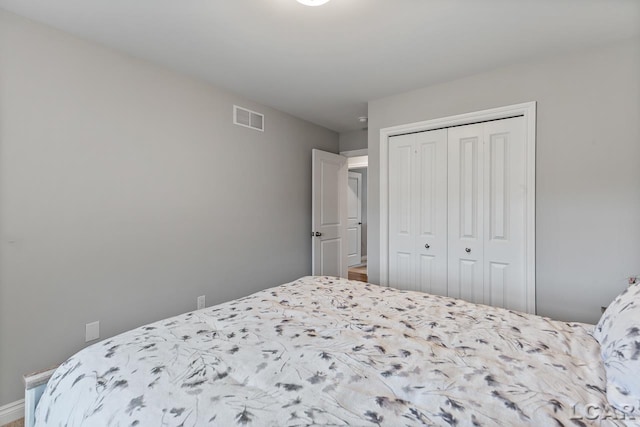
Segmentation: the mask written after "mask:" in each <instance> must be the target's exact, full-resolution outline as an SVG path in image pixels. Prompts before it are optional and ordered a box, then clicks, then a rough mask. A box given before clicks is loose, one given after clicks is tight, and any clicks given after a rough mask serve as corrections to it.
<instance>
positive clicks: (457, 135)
mask: <svg viewBox="0 0 640 427" xmlns="http://www.w3.org/2000/svg"><path fill="white" fill-rule="evenodd" d="M483 177H484V146H483V125H482V124H477V125H467V126H460V127H455V128H450V129H449V137H448V214H449V226H448V264H449V268H448V270H449V284H448V291H449V292H448V294H449V296H452V297H456V298H464V299H466V300H468V301H472V302H478V303H484V271H483V268H484V259H483V252H484V251H483V240H484V232H485V230H484V227H483V224H484V183H483Z"/></svg>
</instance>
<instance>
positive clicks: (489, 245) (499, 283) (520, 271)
mask: <svg viewBox="0 0 640 427" xmlns="http://www.w3.org/2000/svg"><path fill="white" fill-rule="evenodd" d="M524 138H525V128H524V118H522V117H515V118H512V119H506V120H496V121H493V122H487V123H485V124H484V142H485V149H484V151H485V155H484V170H485V171H486V173H485V179H484V181H485V204H484V218H485V221H484V235H485V245H484V284H485V285H484V286H485V288H484V303H485V304H489V305H493V306H497V307H505V308H509V309H512V310H519V311H527V295H526V270H525V265H526V261H525V256H526V245H525V244H526V240H525V235H526V234H525V233H526V229H525V224H526V222H525V221H526V214H525V212H526V183H527V182H526V168H525V152H524Z"/></svg>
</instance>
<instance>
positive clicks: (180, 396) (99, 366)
mask: <svg viewBox="0 0 640 427" xmlns="http://www.w3.org/2000/svg"><path fill="white" fill-rule="evenodd" d="M592 328H593V327H592V326H590V325H585V324H580V323H565V322H558V321H552V320H549V319H546V318H542V317H538V316H533V315H527V314H522V313H517V312H513V311H508V310H504V309H499V308H493V307H487V306H481V305H476V304H471V303H467V302H464V301H461V300H456V299H452V298H446V297H441V296H434V295H429V294H424V293H419V292H412V291H400V290H396V289H392V288H386V287H380V286H377V285H372V284H365V283H361V282H356V281H347V280H344V279H336V278H328V277H305V278H302V279H299V280H297V281H295V282H292V283H288V284H285V285H282V286H278V287H275V288H272V289H267V290H264V291H261V292H258V293H256V294H253V295H250V296H248V297H245V298H241V299H238V300H234V301H230V302H227V303H224V304H220V305H217V306H214V307H210V308H205V309H203V310H199V311H195V312H191V313H187V314H183V315H180V316H176V317H173V318H170V319H166V320H162V321H159V322H156V323H152V324H150V325H147V326H143V327H140V328H137V329H134V330H131V331H129V332H126V333H123V334H121V335H118V336H116V337H114V338H111V339H108V340H106V341H103V342H100V343H97V344H94V345H92V346H90V347H87V348H86V349H84V350H82V351H80V352H79V353H77V354H76V355H74V356H73V357H71V358H70V359H69V360H67V361H66V362H65V363H64V364H63V365H61V366H60V368H58V370H57V371H56V373H55V374H54V376H53V377H52V379H51V381H50V382H49V384H48V385H47V389H46V391H45V393H44V395H43V397H42V400H41V401H40V404H39V405H38V409H37V413H36V425H37V426H39V427H43V426H80V425H83V426H91V427H94V426H95V427H98V426H210V425H211V426H300V425H355V426H372V425H373V426H375V425H381V426H383V425H384V426H405V425H416V426H418V425H429V426H432V425H435V426H494V425H500V426H516V425H532V426H581V425H625V423H626V424H627V425H637V424H636V423H638V422H637V421H635V422H634V421H629V420H622V419H621V418H622V417H621V416H620V414H613V415H612V414H611V413H610V411H609V410H608V408H609V407H608V405H607V401H606V396H605V390H604V388H605V377H604V370H603V367H602V362H601V361H600V357H599V346H598V344H597V342H596V341H595V340H594V339H593V338H592V337H591V335H590V333H591V330H592ZM607 414H608V415H609V416H608V417H607V416H605V415H607Z"/></svg>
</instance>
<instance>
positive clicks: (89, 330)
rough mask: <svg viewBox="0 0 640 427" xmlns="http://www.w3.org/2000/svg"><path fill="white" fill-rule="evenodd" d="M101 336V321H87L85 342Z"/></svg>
mask: <svg viewBox="0 0 640 427" xmlns="http://www.w3.org/2000/svg"><path fill="white" fill-rule="evenodd" d="M98 338H100V322H91V323H87V325H86V327H85V339H84V340H85V342H89V341H94V340H97V339H98Z"/></svg>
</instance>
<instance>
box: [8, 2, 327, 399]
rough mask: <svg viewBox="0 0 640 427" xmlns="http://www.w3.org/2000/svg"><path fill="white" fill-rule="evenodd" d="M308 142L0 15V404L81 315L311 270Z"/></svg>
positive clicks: (105, 331)
mask: <svg viewBox="0 0 640 427" xmlns="http://www.w3.org/2000/svg"><path fill="white" fill-rule="evenodd" d="M234 103H237V104H239V105H242V106H245V107H248V108H250V109H253V110H256V111H259V112H262V113H264V114H265V116H266V117H265V123H266V131H265V132H264V133H262V132H256V131H253V130H250V129H246V128H242V127H238V126H234V125H232V107H233V104H234ZM314 147H317V148H320V149H323V150H327V151H332V152H337V151H338V135H337V134H336V133H334V132H332V131H329V130H326V129H324V128H321V127H318V126H316V125H313V124H310V123H307V122H304V121H301V120H299V119H296V118H294V117H292V116H289V115H287V114H284V113H281V112H279V111H276V110H274V109H271V108H268V107H265V106H263V105H257V104H255V103H253V102H250V101H248V100H246V99H241V98H239V97H237V96H234V95H233V94H230V93H228V92H225V91H222V90H219V89H216V88H214V87H211V86H210V85H207V84H204V83H201V82H199V81H197V80H194V79H191V78H188V77H185V76H181V75H179V74H176V73H173V72H170V71H168V70H164V69H162V68H159V67H157V66H155V65H153V64H150V63H147V62H144V61H140V60H137V59H134V58H131V57H128V56H125V55H122V54H119V53H117V52H114V51H111V50H109V49H106V48H103V47H101V46H99V45H96V44H92V43H89V42H85V41H83V40H80V39H77V38H74V37H73V36H70V35H67V34H64V33H61V32H58V31H56V30H53V29H50V28H48V27H45V26H42V25H40V24H36V23H33V22H29V21H26V20H23V19H21V18H18V17H16V16H15V15H12V14H8V13H6V12H2V11H0V406H1V405H3V404H6V403H9V402H12V401H15V400H18V399H20V398H21V397H22V396H23V395H22V382H21V375H22V374H23V373H27V372H30V371H33V370H36V369H42V368H46V367H49V366H51V365H53V364H56V363H60V362H62V361H63V360H64V359H66V358H67V357H68V356H70V355H71V354H72V353H74V352H76V351H77V350H79V349H81V348H82V347H83V346H84V345H85V343H84V332H85V330H84V328H85V323H87V322H91V321H94V320H100V322H101V324H100V326H101V337H102V338H106V337H109V336H111V335H114V334H117V333H119V332H122V331H125V330H127V329H130V328H132V327H135V326H138V325H141V324H144V323H148V322H151V321H154V320H157V319H161V318H165V317H167V316H171V315H175V314H178V313H182V312H185V311H190V310H193V309H195V307H196V297H197V296H198V295H203V294H204V295H206V297H207V305H212V304H215V303H219V302H222V301H225V300H229V299H232V298H236V297H240V296H243V295H247V294H249V293H252V292H254V291H258V290H260V289H264V288H267V287H271V286H275V285H278V284H281V283H284V282H287V281H291V280H294V279H296V278H298V277H300V276H303V275H306V274H309V273H310V270H311V265H310V259H311V245H310V240H309V236H308V233H309V230H310V229H311V149H312V148H314Z"/></svg>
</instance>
